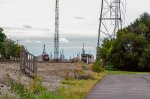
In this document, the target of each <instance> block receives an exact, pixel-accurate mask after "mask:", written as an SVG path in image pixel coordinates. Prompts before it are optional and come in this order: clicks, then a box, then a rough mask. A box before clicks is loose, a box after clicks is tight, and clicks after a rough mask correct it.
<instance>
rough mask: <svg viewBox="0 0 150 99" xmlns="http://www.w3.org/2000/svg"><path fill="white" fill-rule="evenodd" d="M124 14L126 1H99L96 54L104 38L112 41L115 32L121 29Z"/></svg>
mask: <svg viewBox="0 0 150 99" xmlns="http://www.w3.org/2000/svg"><path fill="white" fill-rule="evenodd" d="M125 14H126V0H101V12H100V19H99V21H100V22H99V31H98V41H97V53H98V48H99V47H100V46H101V44H102V41H103V39H104V38H109V39H113V38H115V37H116V32H117V31H118V30H119V29H122V27H123V24H124V23H123V20H124V19H125Z"/></svg>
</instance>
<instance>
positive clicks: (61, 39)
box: [59, 38, 70, 43]
mask: <svg viewBox="0 0 150 99" xmlns="http://www.w3.org/2000/svg"><path fill="white" fill-rule="evenodd" d="M59 41H60V42H61V43H69V42H70V41H69V40H67V39H66V38H60V40H59Z"/></svg>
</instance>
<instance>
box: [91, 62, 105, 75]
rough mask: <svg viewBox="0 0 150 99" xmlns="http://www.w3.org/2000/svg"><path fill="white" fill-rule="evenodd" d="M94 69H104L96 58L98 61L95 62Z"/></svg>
mask: <svg viewBox="0 0 150 99" xmlns="http://www.w3.org/2000/svg"><path fill="white" fill-rule="evenodd" d="M93 71H94V72H98V73H99V72H102V71H104V69H103V67H102V64H101V62H100V61H98V60H96V62H95V63H94V66H93Z"/></svg>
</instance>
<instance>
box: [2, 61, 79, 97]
mask: <svg viewBox="0 0 150 99" xmlns="http://www.w3.org/2000/svg"><path fill="white" fill-rule="evenodd" d="M37 68H38V71H37V74H38V76H40V77H42V78H43V80H42V84H43V85H44V86H45V87H47V88H48V90H49V91H56V90H57V89H58V87H59V86H60V84H61V81H62V79H63V78H64V76H65V74H66V72H65V71H66V70H74V69H80V68H81V65H80V64H71V63H58V64H57V63H38V66H37ZM19 73H20V64H19V62H12V63H11V62H7V63H0V98H1V95H5V94H9V95H10V94H12V95H11V96H14V94H13V93H11V92H10V87H9V86H7V84H6V81H5V76H6V74H9V75H10V76H11V78H13V79H14V80H16V81H18V79H19V77H20V76H19ZM31 80H32V79H30V78H28V77H27V76H24V75H23V76H21V82H22V83H23V84H24V85H26V86H28V85H29V82H31Z"/></svg>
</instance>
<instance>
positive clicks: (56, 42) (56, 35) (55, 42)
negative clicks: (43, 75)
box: [54, 0, 59, 61]
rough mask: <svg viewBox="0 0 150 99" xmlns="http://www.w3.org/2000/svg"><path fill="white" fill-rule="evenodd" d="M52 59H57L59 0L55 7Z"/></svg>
mask: <svg viewBox="0 0 150 99" xmlns="http://www.w3.org/2000/svg"><path fill="white" fill-rule="evenodd" d="M54 61H59V0H56V7H55V34H54Z"/></svg>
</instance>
